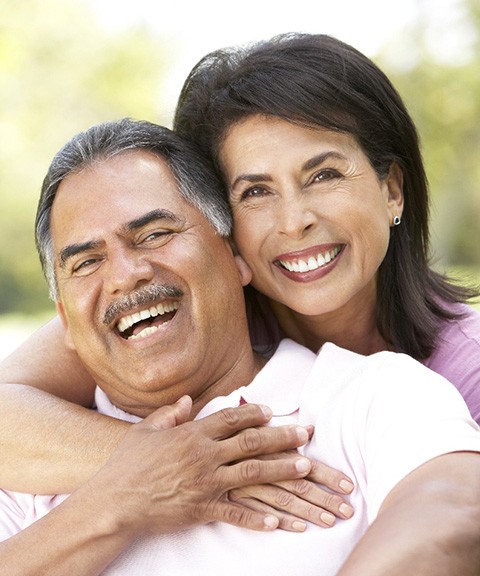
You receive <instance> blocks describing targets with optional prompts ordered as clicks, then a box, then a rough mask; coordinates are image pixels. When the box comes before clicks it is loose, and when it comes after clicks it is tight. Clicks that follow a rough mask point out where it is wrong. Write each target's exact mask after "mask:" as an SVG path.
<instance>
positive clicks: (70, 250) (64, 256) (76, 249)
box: [59, 240, 100, 268]
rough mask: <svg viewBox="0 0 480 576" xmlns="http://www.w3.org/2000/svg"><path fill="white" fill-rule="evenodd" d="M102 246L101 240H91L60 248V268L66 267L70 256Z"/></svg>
mask: <svg viewBox="0 0 480 576" xmlns="http://www.w3.org/2000/svg"><path fill="white" fill-rule="evenodd" d="M99 246H100V242H99V241H95V240H91V241H89V242H80V243H78V244H69V245H68V246H65V247H64V248H62V249H61V250H60V253H59V259H60V268H65V264H66V263H67V260H68V259H69V258H72V257H73V256H77V254H81V253H82V252H87V251H88V250H95V249H96V248H98V247H99Z"/></svg>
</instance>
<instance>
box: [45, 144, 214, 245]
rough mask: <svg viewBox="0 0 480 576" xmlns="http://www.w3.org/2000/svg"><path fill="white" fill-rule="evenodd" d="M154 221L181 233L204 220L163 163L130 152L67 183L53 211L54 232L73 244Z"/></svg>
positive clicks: (74, 175) (93, 166)
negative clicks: (176, 229)
mask: <svg viewBox="0 0 480 576" xmlns="http://www.w3.org/2000/svg"><path fill="white" fill-rule="evenodd" d="M154 219H156V220H164V221H165V223H170V224H172V225H173V224H174V225H176V226H180V227H181V226H182V225H185V226H188V225H189V224H190V223H192V224H193V223H199V222H200V221H202V222H203V221H204V219H205V217H204V216H203V215H202V214H201V212H200V211H199V210H198V209H197V208H196V207H194V206H193V205H192V204H191V203H190V202H188V201H187V200H185V198H184V197H183V195H182V194H181V192H180V189H179V185H178V182H177V180H176V178H175V177H174V175H173V174H172V171H171V169H170V168H169V167H168V164H167V163H166V161H165V160H164V159H162V158H160V157H157V156H156V155H155V154H153V153H151V152H149V151H143V150H135V151H127V152H124V153H122V154H118V155H115V156H113V157H110V158H108V159H104V160H102V161H99V162H95V163H94V164H91V165H89V166H87V167H85V168H84V169H83V170H80V171H78V172H75V173H72V174H70V175H69V176H68V177H67V178H65V180H64V181H63V182H62V183H61V184H60V186H59V188H58V191H57V196H56V198H55V201H54V205H53V211H52V232H53V234H54V237H55V236H57V238H58V236H61V237H63V238H64V239H65V240H68V241H69V242H70V241H71V240H72V236H74V237H75V241H84V240H85V239H89V238H90V237H91V234H93V235H94V236H95V237H98V236H99V235H100V236H101V235H102V232H107V231H111V232H113V231H119V230H122V231H129V230H134V229H135V228H139V227H141V226H142V225H143V224H144V223H148V222H149V221H152V220H154ZM62 243H63V242H62ZM57 246H58V244H57Z"/></svg>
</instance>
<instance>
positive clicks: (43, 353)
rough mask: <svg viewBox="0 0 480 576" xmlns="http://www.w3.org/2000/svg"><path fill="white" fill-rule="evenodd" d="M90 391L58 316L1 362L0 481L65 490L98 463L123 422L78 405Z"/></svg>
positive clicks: (87, 401)
mask: <svg viewBox="0 0 480 576" xmlns="http://www.w3.org/2000/svg"><path fill="white" fill-rule="evenodd" d="M94 390H95V383H94V381H93V380H92V378H91V376H90V375H89V373H88V372H87V371H86V370H85V368H84V367H83V365H82V364H81V362H80V360H79V359H78V357H77V356H76V354H75V353H74V352H72V351H71V350H69V349H68V348H67V347H66V346H65V343H64V329H63V325H62V323H61V322H60V320H59V319H58V318H56V319H54V320H52V321H50V322H49V323H48V324H46V325H45V326H43V327H42V328H40V329H39V330H37V331H36V332H35V333H34V334H32V335H31V336H30V337H29V338H28V339H27V340H26V341H25V342H24V343H23V344H22V345H21V346H20V347H19V348H17V350H15V351H14V352H13V353H12V354H11V355H10V356H8V357H7V358H6V359H5V360H3V361H2V362H1V363H0V447H1V449H0V451H1V454H2V457H1V458H0V486H1V487H2V488H5V489H10V490H16V491H20V492H31V493H37V494H38V493H43V494H56V493H63V492H71V491H72V490H74V489H76V488H77V487H78V486H80V485H81V484H83V483H84V482H85V481H86V480H88V479H89V478H90V477H91V476H92V475H93V474H95V473H96V472H97V471H98V470H99V469H100V468H101V466H102V465H103V464H104V463H105V462H106V461H107V460H108V458H109V457H110V455H111V453H112V451H113V450H114V449H115V448H116V446H117V445H118V443H119V442H120V441H121V439H122V438H123V437H124V435H125V432H126V430H127V429H128V427H129V425H128V424H127V423H126V422H122V421H120V420H114V419H112V418H108V417H106V416H102V415H100V414H97V413H96V412H94V411H93V410H90V409H87V408H84V407H83V406H85V407H88V408H89V407H91V406H93V399H94ZM52 395H55V396H52Z"/></svg>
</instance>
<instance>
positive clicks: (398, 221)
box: [393, 216, 402, 226]
mask: <svg viewBox="0 0 480 576" xmlns="http://www.w3.org/2000/svg"><path fill="white" fill-rule="evenodd" d="M401 221H402V219H401V218H400V216H394V217H393V225H394V226H398V225H399V224H400V222H401Z"/></svg>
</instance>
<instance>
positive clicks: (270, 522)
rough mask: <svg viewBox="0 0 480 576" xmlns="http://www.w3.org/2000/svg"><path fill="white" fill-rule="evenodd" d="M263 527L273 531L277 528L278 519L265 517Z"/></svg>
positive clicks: (269, 516)
mask: <svg viewBox="0 0 480 576" xmlns="http://www.w3.org/2000/svg"><path fill="white" fill-rule="evenodd" d="M263 525H264V526H265V528H266V529H267V530H273V529H275V528H277V526H278V518H277V517H276V516H272V515H268V516H265V518H264V519H263Z"/></svg>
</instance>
